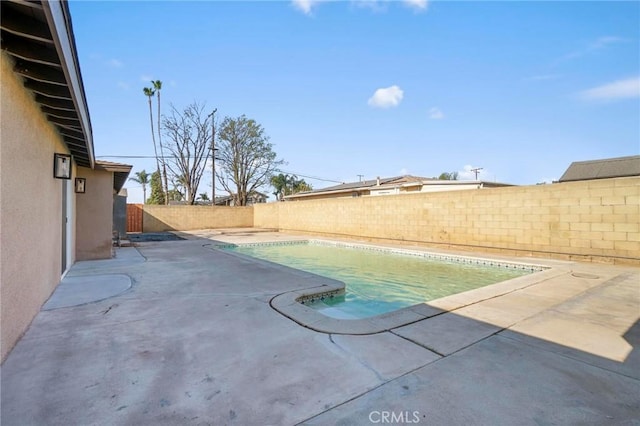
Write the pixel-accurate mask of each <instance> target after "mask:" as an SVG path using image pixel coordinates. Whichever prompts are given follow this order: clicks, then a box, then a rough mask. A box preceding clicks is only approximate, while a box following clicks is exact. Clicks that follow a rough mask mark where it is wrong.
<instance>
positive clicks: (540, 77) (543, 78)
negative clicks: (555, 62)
mask: <svg viewBox="0 0 640 426" xmlns="http://www.w3.org/2000/svg"><path fill="white" fill-rule="evenodd" d="M558 78H560V75H559V74H541V75H534V76H533V77H528V78H525V81H546V80H557V79H558Z"/></svg>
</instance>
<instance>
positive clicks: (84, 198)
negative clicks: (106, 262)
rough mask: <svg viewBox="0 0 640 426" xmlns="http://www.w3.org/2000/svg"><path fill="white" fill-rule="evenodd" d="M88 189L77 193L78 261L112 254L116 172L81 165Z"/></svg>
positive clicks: (79, 171)
mask: <svg viewBox="0 0 640 426" xmlns="http://www.w3.org/2000/svg"><path fill="white" fill-rule="evenodd" d="M78 177H81V178H85V179H86V183H85V192H84V193H80V194H76V206H77V213H76V214H77V218H76V260H92V259H108V258H110V257H111V246H112V232H113V173H112V172H108V171H103V170H92V169H88V168H86V167H78Z"/></svg>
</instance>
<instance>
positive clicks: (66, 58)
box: [42, 0, 95, 169]
mask: <svg viewBox="0 0 640 426" xmlns="http://www.w3.org/2000/svg"><path fill="white" fill-rule="evenodd" d="M42 9H43V12H44V14H45V16H46V19H47V23H48V25H49V28H50V30H51V35H52V37H53V42H54V44H55V46H56V50H57V51H58V53H59V59H60V62H61V65H62V71H63V72H64V75H65V77H66V79H67V83H68V85H69V86H70V87H69V91H70V93H71V97H72V98H73V103H74V105H75V107H76V111H77V113H78V117H79V118H80V125H81V127H82V133H83V134H84V136H85V143H86V148H87V156H88V160H89V163H90V165H91V168H92V169H93V168H94V167H95V155H94V149H93V135H92V130H91V121H90V119H89V108H88V106H87V102H86V97H85V93H84V87H83V84H82V76H81V75H80V71H79V70H80V67H79V63H78V57H77V55H76V51H75V43H74V40H73V39H72V35H71V34H72V30H71V28H70V27H69V25H68V23H69V19H68V6H67V5H66V3H64V2H62V1H60V0H50V1H43V2H42Z"/></svg>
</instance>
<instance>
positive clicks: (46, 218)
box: [0, 52, 75, 360]
mask: <svg viewBox="0 0 640 426" xmlns="http://www.w3.org/2000/svg"><path fill="white" fill-rule="evenodd" d="M0 57H1V59H0V61H1V69H0V92H1V93H2V96H1V99H2V101H1V106H0V110H1V114H0V122H1V124H0V127H1V129H2V137H1V138H0V211H1V212H2V214H1V215H0V241H1V242H2V243H1V245H0V300H1V302H0V304H1V306H0V311H1V317H0V336H1V341H0V358H1V359H3V360H4V358H5V357H6V355H7V354H8V353H9V351H10V350H11V348H12V347H13V345H14V344H15V343H16V341H17V340H18V339H19V338H20V336H21V335H22V333H24V332H25V330H26V329H27V327H28V326H29V324H30V323H31V320H32V319H33V318H34V317H35V315H36V314H37V313H38V311H39V310H40V307H41V306H42V304H43V303H44V302H45V301H46V300H47V299H48V298H49V296H50V295H51V293H52V292H53V290H54V289H55V287H56V286H57V284H58V282H59V281H60V276H61V275H62V272H63V265H62V256H63V253H62V239H63V230H62V223H63V218H62V211H63V204H62V191H63V188H66V189H67V191H68V195H69V196H70V198H69V200H68V204H67V205H68V206H69V207H70V208H69V214H68V221H69V235H67V236H66V237H67V238H68V244H67V247H68V250H67V253H68V258H67V265H71V264H72V263H73V261H74V253H75V250H74V247H73V241H74V235H73V230H74V226H73V220H74V216H73V210H74V208H75V201H74V198H75V197H74V196H73V191H72V189H71V185H70V181H67V180H60V179H54V177H53V154H54V153H56V152H57V153H65V154H66V153H68V151H67V148H66V146H65V145H64V144H63V142H62V140H61V138H60V136H59V134H58V133H57V132H56V130H55V129H54V127H53V126H52V125H51V124H50V123H49V122H48V121H47V120H46V118H45V116H44V114H43V113H42V112H41V111H40V107H39V105H37V104H36V103H35V101H34V100H33V95H32V94H31V93H30V92H28V91H27V90H26V89H25V88H24V87H23V84H22V79H21V78H20V77H18V76H17V75H16V74H14V73H13V71H12V66H13V64H12V60H11V59H10V58H9V57H8V56H6V55H5V53H4V52H3V53H2V54H0ZM73 169H74V170H75V166H74V168H73Z"/></svg>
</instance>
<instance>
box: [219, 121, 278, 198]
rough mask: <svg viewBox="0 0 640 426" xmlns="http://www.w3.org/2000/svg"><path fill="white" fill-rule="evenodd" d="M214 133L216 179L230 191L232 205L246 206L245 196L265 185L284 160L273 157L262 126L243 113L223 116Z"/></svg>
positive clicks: (273, 154)
mask: <svg viewBox="0 0 640 426" xmlns="http://www.w3.org/2000/svg"><path fill="white" fill-rule="evenodd" d="M216 136H217V138H216V139H217V140H216V146H217V148H218V152H217V153H216V155H217V156H216V160H217V161H218V164H220V169H221V173H220V174H219V175H218V176H217V177H218V182H219V183H220V185H222V186H223V187H224V189H226V190H227V191H228V192H229V193H230V194H232V196H233V197H234V202H235V205H237V206H246V205H247V199H248V198H249V196H250V195H251V194H252V193H253V192H255V191H257V189H258V188H259V187H261V186H263V185H266V184H268V183H269V180H270V179H271V176H272V175H273V173H274V172H275V171H276V170H277V168H278V166H280V165H281V164H283V163H284V161H282V160H277V159H276V153H275V152H274V151H273V145H272V144H270V143H269V137H268V136H266V135H265V133H264V129H263V128H262V126H261V125H260V124H258V123H256V122H255V121H254V120H251V119H249V118H247V117H246V116H244V115H242V116H240V117H238V118H230V117H225V119H224V120H223V122H222V123H221V124H220V128H219V130H218V132H217V135H216ZM216 174H217V173H216ZM232 186H235V188H233V187H232Z"/></svg>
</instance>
